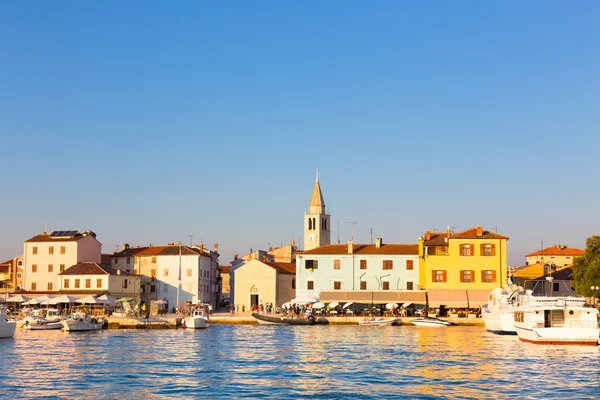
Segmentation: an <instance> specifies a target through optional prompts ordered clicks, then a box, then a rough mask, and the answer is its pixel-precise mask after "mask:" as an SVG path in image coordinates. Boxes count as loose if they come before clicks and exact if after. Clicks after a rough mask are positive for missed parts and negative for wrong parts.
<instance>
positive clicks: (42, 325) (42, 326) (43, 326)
mask: <svg viewBox="0 0 600 400" xmlns="http://www.w3.org/2000/svg"><path fill="white" fill-rule="evenodd" d="M60 328H62V324H61V323H60V321H54V322H38V323H37V324H30V323H29V322H28V321H26V322H25V325H23V329H28V330H30V331H49V330H52V329H60Z"/></svg>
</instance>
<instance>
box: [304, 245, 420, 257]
mask: <svg viewBox="0 0 600 400" xmlns="http://www.w3.org/2000/svg"><path fill="white" fill-rule="evenodd" d="M353 249H354V250H353V254H355V255H375V254H383V255H388V254H389V255H419V245H418V244H382V245H381V247H377V246H376V245H374V244H355V245H354V247H353ZM313 254H314V255H321V254H322V255H325V254H332V255H343V254H348V245H347V244H329V245H326V246H321V247H317V248H316V249H312V250H305V251H304V252H303V253H302V255H313Z"/></svg>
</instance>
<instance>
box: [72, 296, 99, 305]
mask: <svg viewBox="0 0 600 400" xmlns="http://www.w3.org/2000/svg"><path fill="white" fill-rule="evenodd" d="M75 303H79V304H105V303H106V301H104V300H100V299H96V298H95V297H94V296H92V295H89V296H86V297H82V298H81V299H79V300H75Z"/></svg>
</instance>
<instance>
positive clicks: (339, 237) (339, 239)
mask: <svg viewBox="0 0 600 400" xmlns="http://www.w3.org/2000/svg"><path fill="white" fill-rule="evenodd" d="M338 244H340V220H339V219H338Z"/></svg>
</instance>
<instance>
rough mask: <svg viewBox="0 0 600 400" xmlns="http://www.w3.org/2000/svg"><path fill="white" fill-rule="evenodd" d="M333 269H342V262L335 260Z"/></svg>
mask: <svg viewBox="0 0 600 400" xmlns="http://www.w3.org/2000/svg"><path fill="white" fill-rule="evenodd" d="M333 269H340V260H333Z"/></svg>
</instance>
